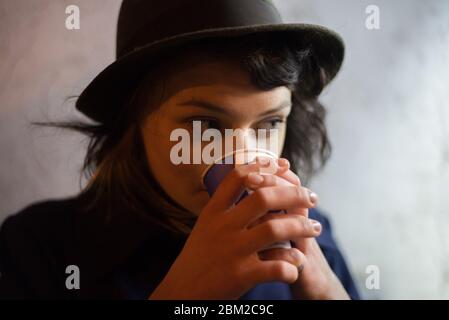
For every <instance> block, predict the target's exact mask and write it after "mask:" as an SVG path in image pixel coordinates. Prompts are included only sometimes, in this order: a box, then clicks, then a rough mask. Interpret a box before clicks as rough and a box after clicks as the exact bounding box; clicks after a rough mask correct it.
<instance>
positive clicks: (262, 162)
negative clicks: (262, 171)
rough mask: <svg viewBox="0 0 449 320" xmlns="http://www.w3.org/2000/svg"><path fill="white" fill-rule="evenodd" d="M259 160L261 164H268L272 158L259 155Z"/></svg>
mask: <svg viewBox="0 0 449 320" xmlns="http://www.w3.org/2000/svg"><path fill="white" fill-rule="evenodd" d="M257 162H259V164H260V165H261V166H268V165H269V164H270V159H269V158H265V157H257Z"/></svg>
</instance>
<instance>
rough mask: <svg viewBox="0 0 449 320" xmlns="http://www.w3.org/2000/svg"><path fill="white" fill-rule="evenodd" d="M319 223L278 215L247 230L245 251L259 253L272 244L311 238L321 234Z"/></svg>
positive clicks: (297, 217) (301, 217)
mask: <svg viewBox="0 0 449 320" xmlns="http://www.w3.org/2000/svg"><path fill="white" fill-rule="evenodd" d="M321 230H322V226H321V223H319V221H316V220H312V219H308V218H305V217H303V216H299V215H295V216H294V217H292V216H291V215H290V216H288V217H285V215H279V216H278V217H276V218H274V219H270V220H268V221H265V222H263V223H260V224H258V225H256V226H254V227H253V228H251V229H249V230H248V231H247V234H246V243H247V247H246V249H247V250H249V251H250V252H254V251H260V250H262V249H264V248H265V247H267V246H269V245H272V244H273V243H276V242H280V241H288V240H292V239H298V238H312V237H317V236H319V235H320V234H321Z"/></svg>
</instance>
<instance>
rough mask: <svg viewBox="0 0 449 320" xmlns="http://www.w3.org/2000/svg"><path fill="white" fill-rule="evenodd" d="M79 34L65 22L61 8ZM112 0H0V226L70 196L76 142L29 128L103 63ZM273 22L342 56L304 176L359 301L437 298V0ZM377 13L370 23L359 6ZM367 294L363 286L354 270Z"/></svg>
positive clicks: (444, 246) (448, 160)
mask: <svg viewBox="0 0 449 320" xmlns="http://www.w3.org/2000/svg"><path fill="white" fill-rule="evenodd" d="M71 4H76V5H78V6H79V7H80V10H81V29H80V30H74V31H69V30H67V29H66V28H65V19H66V14H65V8H66V6H68V5H71ZM119 4H120V1H118V0H95V1H91V0H90V1H88V0H78V1H61V0H58V1H56V0H14V1H12V0H0V61H1V62H0V150H1V151H0V222H1V221H2V220H3V219H4V218H5V217H6V216H7V215H8V214H11V213H13V212H15V211H17V210H18V209H20V208H22V207H23V206H25V205H26V204H28V203H31V202H33V201H36V200H40V199H45V198H55V197H62V196H67V195H71V194H74V193H76V192H77V191H78V190H79V168H80V164H81V161H82V157H83V152H84V147H85V141H84V140H83V139H82V138H81V137H80V136H78V135H75V134H67V133H63V132H61V131H57V130H56V131H55V130H42V129H33V128H32V127H30V126H29V122H30V121H33V120H45V119H46V118H48V117H49V118H51V119H54V118H57V119H61V118H63V117H65V116H67V115H68V114H75V113H74V112H73V104H72V103H71V102H70V101H69V102H64V100H65V98H66V97H68V96H70V95H74V94H79V92H80V91H81V90H82V89H83V88H84V86H85V85H86V84H87V83H88V81H89V80H90V79H92V78H93V77H94V76H95V74H96V73H97V72H98V71H100V70H101V69H102V68H103V67H105V66H106V65H107V64H108V63H109V62H111V61H112V60H113V58H114V33H115V26H116V21H115V20H116V17H117V13H118V8H119ZM277 4H278V5H279V7H280V10H281V12H282V13H283V16H284V18H285V20H286V21H290V22H293V21H305V22H309V23H318V24H323V25H326V26H329V27H331V28H332V29H334V30H336V31H338V32H339V33H340V34H341V35H342V36H343V38H344V39H345V42H346V45H347V56H346V60H345V63H344V66H343V69H342V72H341V73H340V74H339V76H338V77H337V79H336V81H335V82H334V83H333V84H332V85H331V86H330V87H329V88H328V89H327V90H326V91H325V92H324V94H323V96H322V97H323V101H324V102H325V104H326V105H328V106H329V109H328V110H329V118H328V125H329V131H330V135H331V138H332V141H333V146H334V152H333V156H332V159H331V161H330V162H329V164H328V166H327V167H326V169H325V170H324V171H323V172H322V174H321V175H320V176H319V177H317V179H316V180H315V181H314V183H313V186H312V187H313V189H314V190H316V191H317V192H318V194H319V195H320V197H321V206H322V208H323V209H325V211H326V212H327V213H328V214H329V215H330V217H331V219H332V221H333V223H334V227H335V233H336V237H337V239H338V241H339V242H340V243H341V245H342V247H343V248H344V251H345V254H346V256H347V257H348V260H349V262H350V265H351V267H352V269H353V271H354V275H355V276H356V278H357V281H358V284H359V288H360V289H361V290H362V291H363V293H364V295H365V297H371V298H449V235H448V233H447V230H448V229H449V214H448V213H449V197H448V195H449V192H448V190H447V189H448V187H449V139H448V138H449V125H448V124H449V91H448V89H447V87H448V85H447V84H448V83H449V2H448V1H444V0H441V1H438V0H430V1H426V2H424V1H419V0H413V1H412V0H408V1H406V0H401V1H400V0H396V1H386V0H383V1H380V0H377V1H369V2H368V1H357V0H352V1H349V0H346V1H331V0H327V1H324V0H313V1H312V0H308V1H297V0H278V1H277ZM369 4H375V5H377V6H378V7H379V9H380V29H379V30H368V29H367V28H366V27H365V19H366V14H365V8H366V6H367V5H369ZM369 265H375V266H378V267H379V270H380V289H379V290H368V289H366V288H365V280H366V277H367V274H366V272H365V271H366V268H367V266H369Z"/></svg>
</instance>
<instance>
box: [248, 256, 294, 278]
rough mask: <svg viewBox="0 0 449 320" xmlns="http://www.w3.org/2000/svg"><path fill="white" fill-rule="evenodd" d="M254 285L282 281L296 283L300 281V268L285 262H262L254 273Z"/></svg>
mask: <svg viewBox="0 0 449 320" xmlns="http://www.w3.org/2000/svg"><path fill="white" fill-rule="evenodd" d="M252 274H253V276H252V281H253V283H254V284H258V283H264V282H271V281H281V282H287V283H294V282H295V281H296V280H297V279H298V275H299V272H298V268H297V267H296V266H294V265H292V264H291V263H288V262H286V261H283V260H267V261H260V263H258V264H257V265H256V266H255V267H254V272H253V273H252Z"/></svg>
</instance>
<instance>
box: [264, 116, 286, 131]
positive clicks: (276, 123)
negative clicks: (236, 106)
mask: <svg viewBox="0 0 449 320" xmlns="http://www.w3.org/2000/svg"><path fill="white" fill-rule="evenodd" d="M282 123H284V120H283V119H279V118H276V119H269V120H266V121H264V122H262V123H260V124H259V125H257V128H258V129H266V130H269V129H279V128H280V127H281V125H282Z"/></svg>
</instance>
